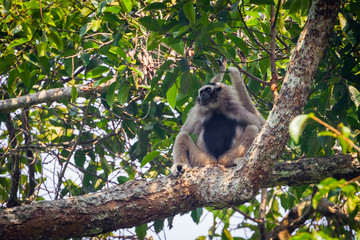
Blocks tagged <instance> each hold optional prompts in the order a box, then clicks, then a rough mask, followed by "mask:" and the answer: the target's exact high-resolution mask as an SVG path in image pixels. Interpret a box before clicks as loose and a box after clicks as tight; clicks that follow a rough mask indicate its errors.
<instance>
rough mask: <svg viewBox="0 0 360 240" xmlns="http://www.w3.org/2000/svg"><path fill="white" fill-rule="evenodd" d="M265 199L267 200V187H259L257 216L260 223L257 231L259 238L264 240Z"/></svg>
mask: <svg viewBox="0 0 360 240" xmlns="http://www.w3.org/2000/svg"><path fill="white" fill-rule="evenodd" d="M266 201H267V189H266V188H263V189H261V202H260V206H259V217H260V220H261V223H259V231H260V239H261V240H266V239H268V238H267V231H266V224H265V217H266Z"/></svg>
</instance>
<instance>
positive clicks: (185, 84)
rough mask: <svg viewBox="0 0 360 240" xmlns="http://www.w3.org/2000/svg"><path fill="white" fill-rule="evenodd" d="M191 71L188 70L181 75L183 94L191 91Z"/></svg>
mask: <svg viewBox="0 0 360 240" xmlns="http://www.w3.org/2000/svg"><path fill="white" fill-rule="evenodd" d="M190 75H191V74H190V71H186V72H184V73H183V75H182V76H181V81H180V91H181V92H182V93H183V94H187V92H188V91H189V87H190V79H191V78H190Z"/></svg>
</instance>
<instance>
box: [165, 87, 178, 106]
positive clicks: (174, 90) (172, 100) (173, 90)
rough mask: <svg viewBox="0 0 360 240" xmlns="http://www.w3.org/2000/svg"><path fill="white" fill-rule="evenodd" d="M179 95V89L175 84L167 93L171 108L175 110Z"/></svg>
mask: <svg viewBox="0 0 360 240" xmlns="http://www.w3.org/2000/svg"><path fill="white" fill-rule="evenodd" d="M177 93H178V88H177V87H176V85H175V84H173V86H172V87H171V88H170V89H169V90H168V91H167V93H166V99H167V101H168V103H169V105H170V107H172V109H175V106H176V96H177Z"/></svg>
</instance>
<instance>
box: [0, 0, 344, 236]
mask: <svg viewBox="0 0 360 240" xmlns="http://www.w3.org/2000/svg"><path fill="white" fill-rule="evenodd" d="M339 5H340V1H324V0H314V1H313V5H312V7H311V10H310V13H309V16H308V21H307V23H306V26H305V27H304V30H303V32H302V34H301V36H300V38H299V41H298V43H297V46H296V48H295V50H294V52H293V53H292V57H291V59H290V64H289V68H288V71H287V75H286V77H285V79H284V84H283V86H282V89H281V91H280V93H279V96H278V99H277V101H276V102H275V105H274V109H273V110H272V112H271V113H270V115H269V118H268V121H267V123H266V125H265V126H264V128H263V130H262V131H261V132H260V134H259V136H258V138H257V139H256V140H255V143H254V144H253V147H252V148H251V149H250V153H249V154H248V155H247V158H248V160H247V161H244V164H242V165H239V166H237V167H236V168H235V169H227V170H226V169H223V168H219V167H205V168H202V169H190V170H189V171H186V172H185V173H184V174H183V175H182V176H181V177H180V178H171V177H164V178H160V179H155V180H152V181H149V182H147V181H145V180H142V181H141V180H138V181H132V182H129V183H126V184H123V185H120V186H116V187H114V188H111V189H109V190H106V191H103V192H99V193H94V194H90V195H86V196H79V197H73V198H69V199H64V200H56V201H44V202H36V203H34V204H31V205H26V206H22V207H15V208H12V209H4V210H1V212H0V229H2V230H1V236H2V237H3V238H5V239H29V238H31V237H32V238H37V239H41V238H46V239H50V238H66V237H80V236H90V235H95V234H99V233H104V232H109V231H112V230H115V229H118V228H127V227H132V226H135V225H139V224H142V223H146V222H150V221H153V220H157V219H162V218H164V217H168V216H173V215H175V214H178V213H182V212H186V211H189V210H191V209H194V208H197V207H204V206H214V207H218V208H222V207H229V206H237V205H239V204H242V203H245V202H247V201H249V200H251V199H252V198H253V197H254V196H255V195H256V193H257V192H258V189H259V188H260V187H261V186H262V185H263V183H264V182H265V180H266V179H267V178H268V175H269V173H270V172H271V167H272V166H273V165H274V164H275V162H276V161H277V160H278V157H279V155H280V154H281V151H282V150H283V148H284V146H285V144H286V142H287V140H288V125H289V122H290V121H291V119H293V118H294V117H295V116H296V115H298V114H300V113H301V111H302V109H303V106H304V104H305V102H306V99H307V97H308V94H309V89H310V86H311V85H312V82H313V77H314V75H315V72H316V70H317V67H318V64H319V61H320V59H321V57H322V53H323V51H324V49H325V47H326V43H327V39H328V36H329V35H330V33H331V30H332V28H333V24H334V21H335V18H336V16H337V11H338V9H339ZM0 109H1V108H0ZM0 111H1V110H0ZM299 162H301V161H299ZM299 172H300V171H299ZM280 174H281V173H280Z"/></svg>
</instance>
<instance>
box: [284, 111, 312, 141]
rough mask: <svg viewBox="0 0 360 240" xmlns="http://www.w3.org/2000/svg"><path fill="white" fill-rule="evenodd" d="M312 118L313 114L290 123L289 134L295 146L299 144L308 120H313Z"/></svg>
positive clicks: (299, 117)
mask: <svg viewBox="0 0 360 240" xmlns="http://www.w3.org/2000/svg"><path fill="white" fill-rule="evenodd" d="M311 116H312V115H311V114H303V115H299V116H297V117H295V118H294V119H293V120H292V121H291V122H290V125H289V132H290V136H291V138H292V139H293V140H294V142H295V144H299V140H300V136H301V134H302V132H303V131H304V128H305V126H306V122H307V120H308V119H309V118H311Z"/></svg>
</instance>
